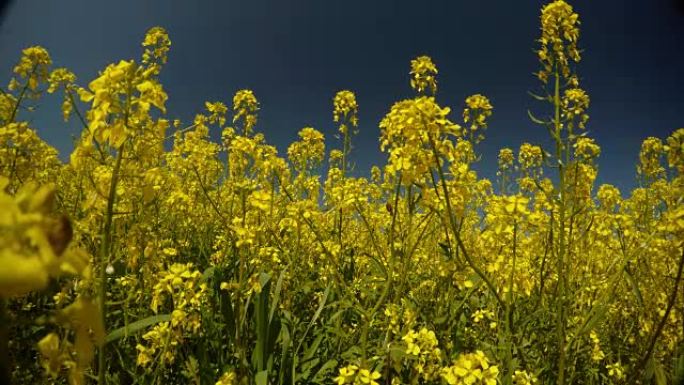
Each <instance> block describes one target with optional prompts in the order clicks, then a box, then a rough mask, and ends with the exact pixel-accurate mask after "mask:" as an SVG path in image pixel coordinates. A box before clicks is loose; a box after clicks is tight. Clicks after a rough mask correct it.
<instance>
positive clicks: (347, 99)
mask: <svg viewBox="0 0 684 385" xmlns="http://www.w3.org/2000/svg"><path fill="white" fill-rule="evenodd" d="M333 107H334V109H333V121H335V122H340V123H342V126H341V127H340V131H343V128H342V127H346V126H345V122H349V124H351V125H352V127H356V126H357V125H358V123H359V122H358V117H357V114H358V112H359V106H358V104H357V103H356V96H355V95H354V93H353V92H351V91H348V90H343V91H339V92H338V93H337V94H335V98H334V99H333ZM342 133H344V132H342Z"/></svg>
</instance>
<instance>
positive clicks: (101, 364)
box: [97, 145, 124, 385]
mask: <svg viewBox="0 0 684 385" xmlns="http://www.w3.org/2000/svg"><path fill="white" fill-rule="evenodd" d="M123 153H124V148H123V145H121V147H119V150H118V153H117V156H116V164H115V165H114V170H113V171H112V181H111V183H110V185H109V197H108V198H107V212H106V214H105V225H104V228H103V231H102V244H101V246H100V288H99V289H100V290H99V293H98V297H99V302H100V311H101V314H102V326H103V328H104V329H105V330H107V303H106V298H107V265H108V264H109V249H110V245H111V243H112V217H113V213H114V201H115V200H116V186H117V183H118V181H119V170H120V169H121V161H122V160H123ZM105 365H106V364H105V344H104V343H103V344H102V345H101V346H100V351H99V353H98V368H97V370H98V384H99V385H104V384H105V381H106V380H105Z"/></svg>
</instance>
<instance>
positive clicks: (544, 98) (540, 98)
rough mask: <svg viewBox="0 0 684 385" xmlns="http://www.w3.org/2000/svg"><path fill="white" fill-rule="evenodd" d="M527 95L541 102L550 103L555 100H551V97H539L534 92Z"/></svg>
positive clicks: (528, 92)
mask: <svg viewBox="0 0 684 385" xmlns="http://www.w3.org/2000/svg"><path fill="white" fill-rule="evenodd" d="M527 94H528V95H530V96H531V97H533V98H535V99H537V100H539V101H540V102H548V101H552V100H553V99H551V96H541V95H537V94H535V93H534V92H530V91H527Z"/></svg>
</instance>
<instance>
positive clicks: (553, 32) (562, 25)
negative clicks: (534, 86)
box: [537, 0, 580, 83]
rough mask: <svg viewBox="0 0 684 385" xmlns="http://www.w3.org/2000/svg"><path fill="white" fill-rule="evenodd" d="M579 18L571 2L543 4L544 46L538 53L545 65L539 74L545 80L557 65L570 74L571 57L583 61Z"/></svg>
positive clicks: (563, 72)
mask: <svg viewBox="0 0 684 385" xmlns="http://www.w3.org/2000/svg"><path fill="white" fill-rule="evenodd" d="M578 18H579V16H578V15H577V14H576V13H575V12H574V11H573V9H572V6H571V5H570V4H568V3H566V2H565V1H563V0H556V1H553V2H551V3H549V4H547V5H545V6H544V8H542V13H541V29H542V36H541V38H540V39H539V42H540V43H541V47H540V49H539V50H538V51H537V54H538V56H539V61H540V62H541V64H542V67H543V68H542V70H541V71H540V72H539V74H538V76H539V78H540V79H541V80H542V81H543V82H544V83H546V80H547V79H548V76H549V75H550V74H552V73H553V71H554V67H555V68H557V69H558V71H559V73H560V74H561V75H562V76H564V77H566V78H567V77H569V76H570V67H569V60H572V61H574V62H579V61H580V54H579V49H578V48H577V41H578V39H579V34H580V31H579V27H578V26H579V24H580V22H579V20H578ZM556 66H557V67H556Z"/></svg>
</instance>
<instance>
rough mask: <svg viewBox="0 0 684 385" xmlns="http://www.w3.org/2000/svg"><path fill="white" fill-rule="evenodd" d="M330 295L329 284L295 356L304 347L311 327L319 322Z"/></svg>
mask: <svg viewBox="0 0 684 385" xmlns="http://www.w3.org/2000/svg"><path fill="white" fill-rule="evenodd" d="M329 293H330V284H328V287H326V288H325V292H324V293H323V297H321V301H320V302H319V303H318V309H316V313H314V316H313V317H312V318H311V321H310V322H309V325H308V326H307V327H306V331H305V332H304V335H303V336H302V337H301V338H300V340H299V344H298V345H297V349H295V352H294V354H295V356H296V355H297V352H299V348H301V347H302V343H303V342H304V340H305V339H306V335H307V334H309V330H311V327H312V326H313V325H314V324H315V323H316V320H318V317H319V316H320V315H321V312H322V311H323V308H324V307H325V303H326V302H327V301H328V294H329Z"/></svg>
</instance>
